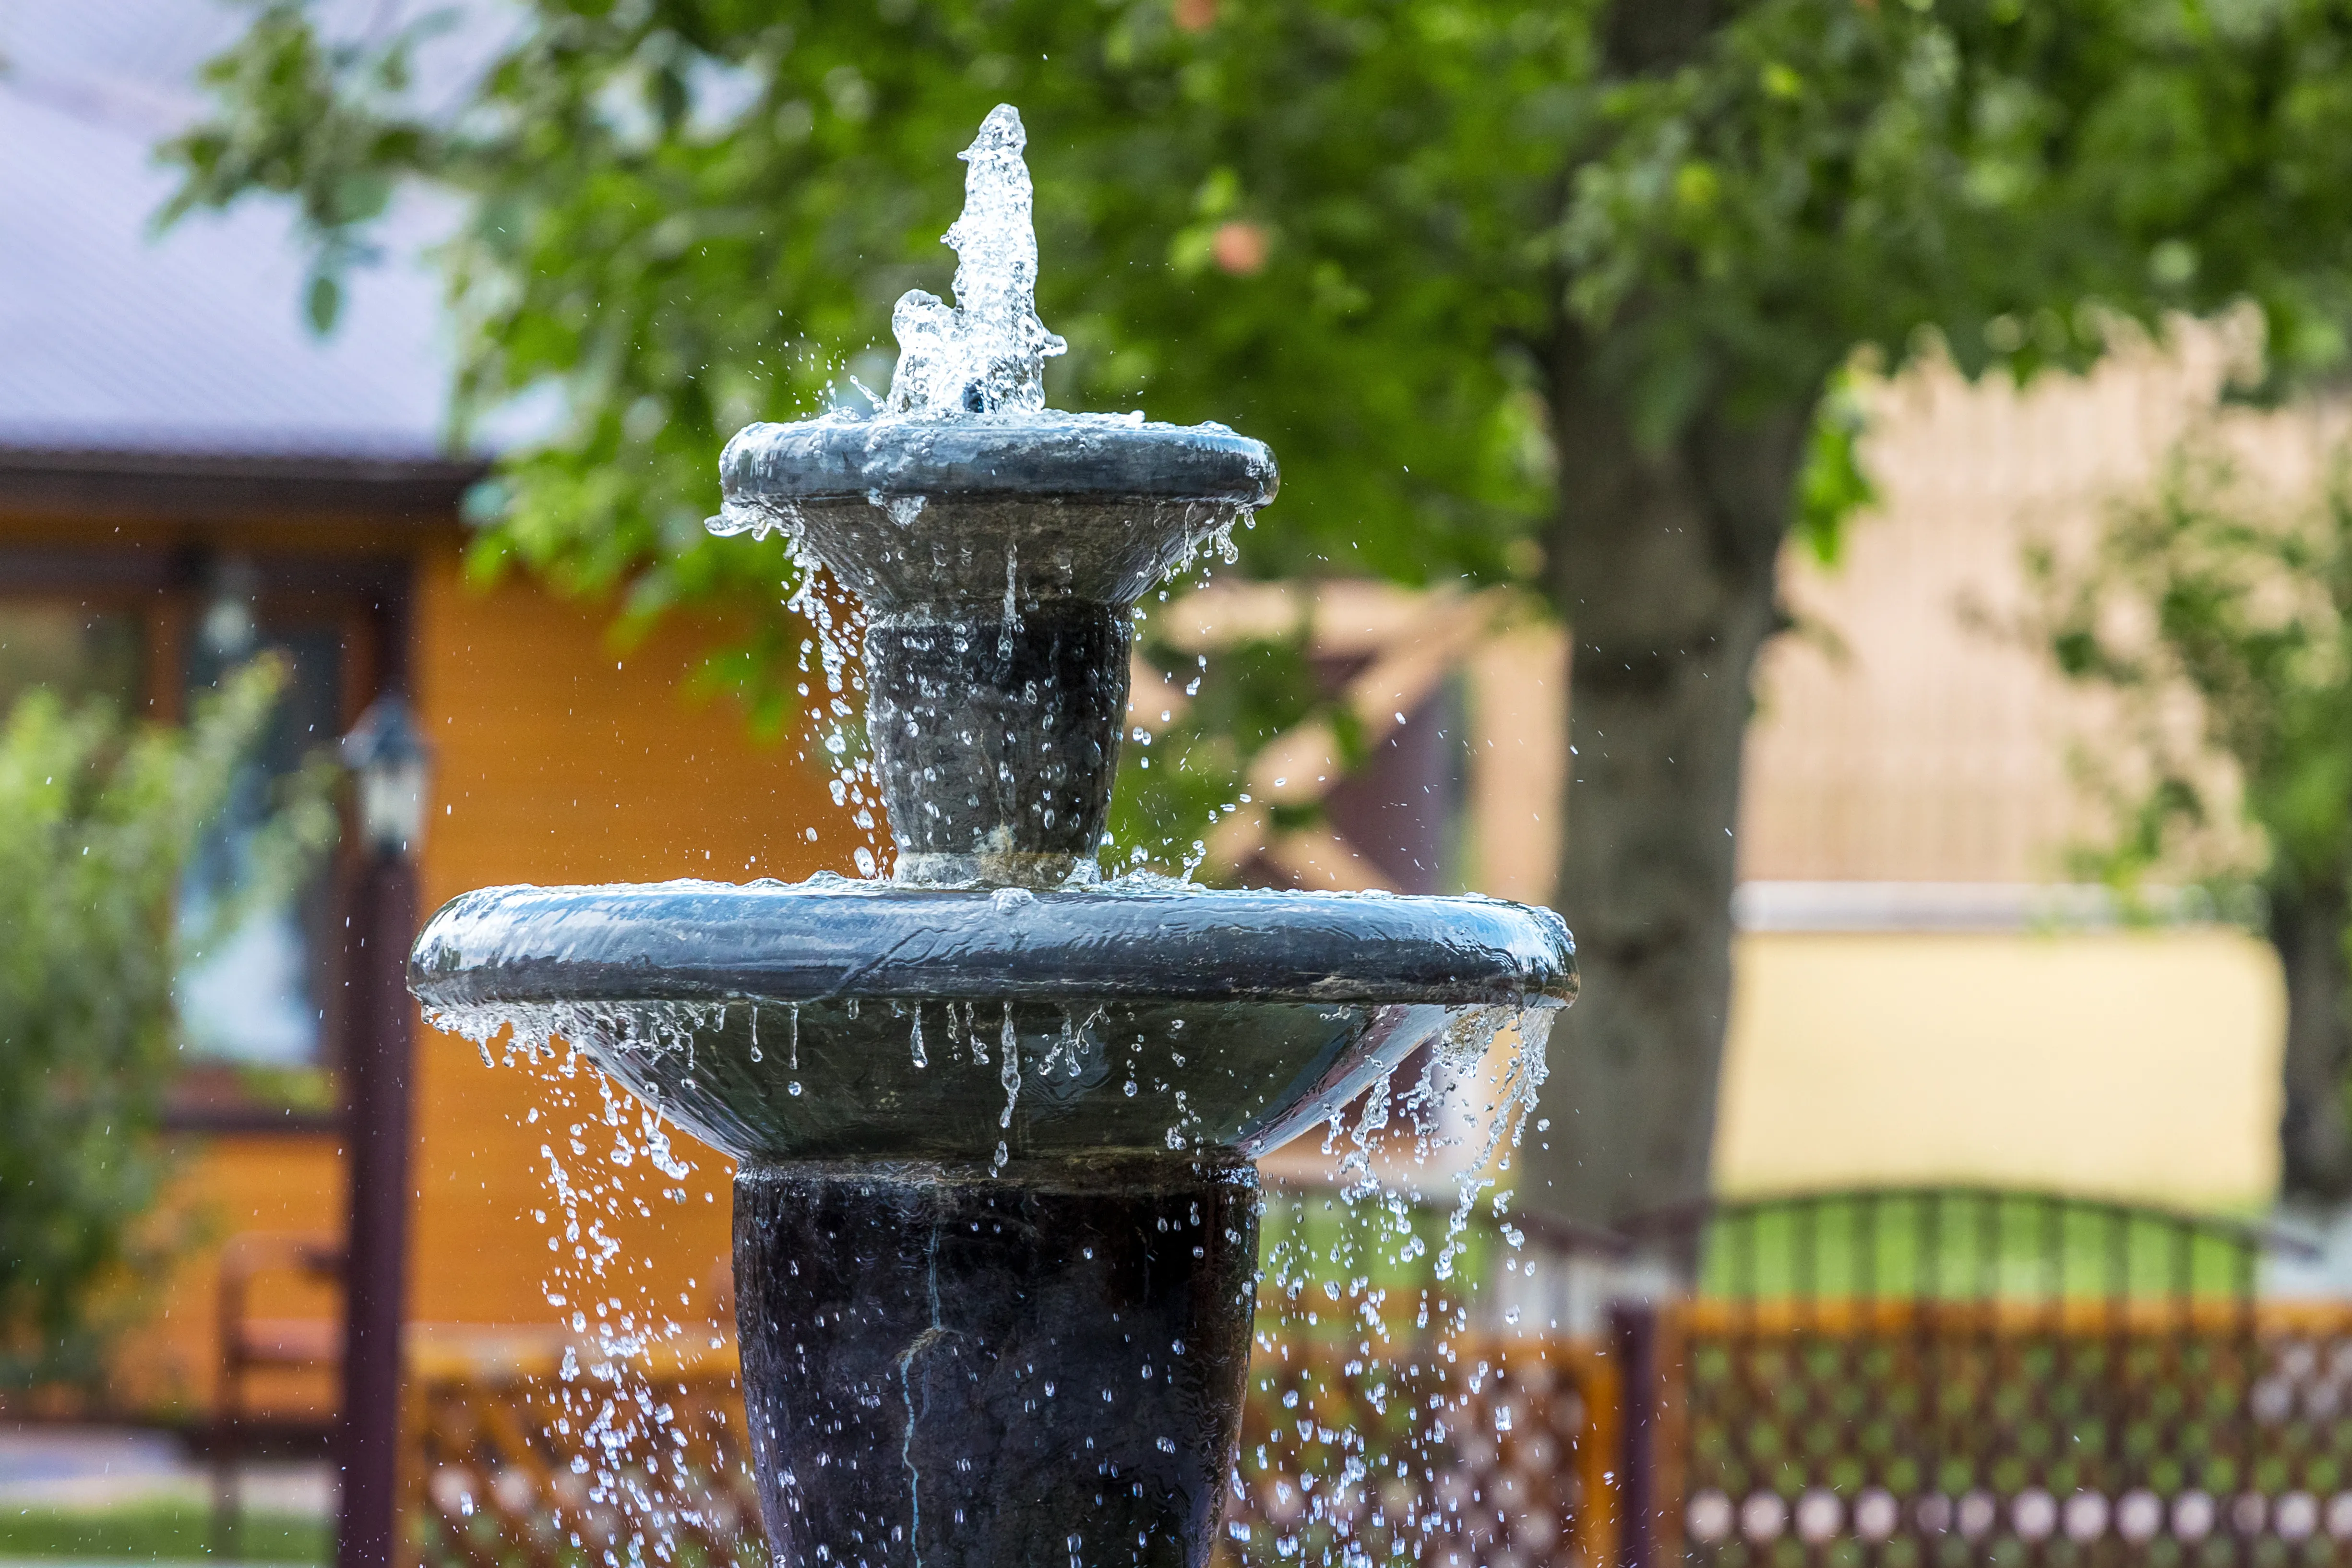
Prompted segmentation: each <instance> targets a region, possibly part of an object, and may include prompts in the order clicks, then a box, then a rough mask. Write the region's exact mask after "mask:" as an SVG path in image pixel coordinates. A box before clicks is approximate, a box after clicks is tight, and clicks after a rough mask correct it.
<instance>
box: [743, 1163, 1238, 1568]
mask: <svg viewBox="0 0 2352 1568" xmlns="http://www.w3.org/2000/svg"><path fill="white" fill-rule="evenodd" d="M1256 1275H1257V1173H1256V1171H1255V1168H1254V1167H1253V1166H1252V1165H1250V1164H1249V1163H1247V1162H1245V1161H1243V1160H1241V1159H1240V1158H1239V1157H1238V1156H1235V1155H1230V1154H1227V1155H1222V1156H1220V1155H1215V1154H1211V1155H1203V1156H1198V1157H1195V1156H1187V1155H1180V1154H1170V1155H1152V1154H1141V1153H1119V1154H1105V1155H1098V1156H1087V1157H1081V1158H1073V1159H1057V1160H1051V1161H1035V1162H1025V1163H1014V1164H1013V1165H1011V1166H1009V1167H1007V1168H1006V1169H1005V1170H1004V1171H1003V1173H998V1174H991V1173H988V1172H987V1171H986V1170H985V1169H984V1168H975V1167H962V1166H944V1165H934V1164H914V1163H902V1164H886V1165H875V1166H864V1167H851V1166H845V1165H838V1164H830V1163H826V1164H787V1165H772V1166H764V1167H763V1166H752V1165H746V1166H745V1167H743V1168H742V1170H741V1171H740V1173H739V1174H738V1175H737V1177H736V1182H735V1279H736V1301H737V1305H736V1327H737V1334H738V1338H739V1340H740V1343H741V1346H742V1356H743V1399H744V1406H745V1411H746V1414H747V1415H748V1417H749V1420H750V1422H751V1442H752V1449H753V1453H754V1455H755V1457H756V1459H757V1463H758V1467H759V1472H760V1498H761V1510H762V1512H763V1514H764V1516H765V1520H766V1523H767V1527H768V1532H769V1539H770V1540H771V1541H772V1542H773V1543H774V1545H775V1546H776V1548H777V1550H778V1552H779V1555H780V1560H781V1561H782V1563H786V1564H789V1565H790V1568H891V1565H899V1564H903V1565H905V1568H1064V1565H1068V1568H1205V1564H1206V1563H1207V1562H1208V1559H1209V1552H1210V1546H1211V1542H1212V1534H1213V1531H1214V1529H1215V1526H1216V1520H1217V1510H1218V1504H1219V1500H1220V1498H1221V1496H1222V1493H1223V1488H1224V1485H1225V1479H1226V1476H1227V1473H1228V1470H1229V1468H1230V1467H1231V1465H1232V1462H1233V1457H1234V1444H1235V1442H1236V1441H1237V1439H1238V1436H1239V1431H1240V1423H1241V1401H1242V1393H1243V1384H1244V1377H1245V1375H1246V1373H1247V1371H1248V1364H1249V1344H1250V1322H1251V1316H1252V1309H1253V1307H1254V1306H1255V1300H1254V1298H1255V1281H1256Z"/></svg>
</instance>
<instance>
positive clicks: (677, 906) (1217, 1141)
mask: <svg viewBox="0 0 2352 1568" xmlns="http://www.w3.org/2000/svg"><path fill="white" fill-rule="evenodd" d="M1575 976H1576V971H1575V958H1574V948H1573V946H1572V944H1571V943H1570V939H1569V935H1568V931H1567V928H1566V927H1564V926H1563V925H1561V923H1560V921H1559V917H1558V916H1557V915H1554V914H1552V913H1551V912H1550V911H1549V910H1531V909H1526V908H1523V907H1521V906H1519V905H1517V904H1507V903H1502V902H1498V901H1496V900H1491V899H1478V898H1455V899H1434V898H1431V899H1422V898H1393V897H1381V896H1370V895H1335V894H1328V893H1302V892H1255V891H1252V892H1242V891H1226V890H1218V889H1202V888H1193V887H1188V886H1171V885H1166V884H1154V885H1148V886H1144V887H1129V888H1117V887H1114V888H1107V889H1066V890H1056V891H1051V892H1041V893H1032V892H1030V891H1028V890H1026V889H998V890H996V891H994V892H986V891H975V890H970V889H918V888H908V887H899V886H894V885H891V884H887V883H859V882H847V881H843V880H841V879H837V878H824V879H816V880H814V881H812V882H807V883H802V884H799V885H796V886H787V885H785V884H782V883H775V882H768V883H752V884H750V885H748V886H736V885H733V884H721V883H710V882H672V883H662V884H656V885H652V886H644V887H607V888H494V889H486V890H484V891H482V892H478V893H468V894H467V895H466V896H464V897H463V898H460V899H457V900H455V901H453V902H451V903H450V904H449V905H447V906H446V907H445V908H444V909H443V910H441V911H440V912H439V913H438V914H436V915H435V916H434V917H433V919H432V921H430V922H429V923H428V924H427V925H426V926H425V931H424V933H423V934H422V935H421V936H420V937H418V939H417V942H416V949H415V954H414V955H413V957H412V959H411V961H410V970H409V984H410V988H411V989H412V990H414V991H415V993H416V994H417V995H418V997H419V998H421V999H422V1000H423V1001H424V1003H425V1005H426V1007H427V1008H428V1009H430V1010H431V1011H432V1013H433V1016H434V1021H435V1022H436V1023H437V1024H440V1025H441V1026H444V1027H447V1028H456V1029H457V1030H459V1031H460V1032H462V1033H465V1034H467V1036H469V1037H474V1038H477V1039H479V1040H482V1041H483V1042H485V1044H486V1045H487V1043H488V1041H489V1040H491V1039H492V1038H494V1037H496V1036H497V1035H498V1033H499V1031H500V1030H502V1029H504V1028H506V1027H508V1026H512V1027H513V1028H514V1030H515V1032H516V1036H517V1037H518V1038H520V1039H521V1040H522V1041H523V1042H524V1043H525V1044H530V1043H532V1042H535V1041H539V1040H543V1039H545V1038H547V1037H551V1036H553V1037H562V1038H564V1039H566V1040H568V1041H570V1042H571V1043H572V1044H573V1045H575V1046H577V1047H581V1048H582V1049H584V1050H586V1051H588V1052H589V1053H590V1054H591V1055H592V1056H593V1058H595V1059H596V1061H597V1063H598V1064H599V1065H600V1066H602V1067H603V1068H605V1069H606V1070H607V1071H609V1072H611V1073H613V1074H614V1076H616V1077H618V1078H620V1079H623V1080H624V1081H625V1082H626V1083H627V1084H628V1085H629V1086H630V1088H632V1089H635V1091H636V1092H637V1093H638V1094H640V1095H641V1096H643V1097H644V1098H645V1099H646V1100H647V1101H649V1102H650V1103H652V1104H654V1105H655V1106H656V1107H657V1108H658V1109H660V1110H662V1111H664V1112H665V1113H666V1114H667V1115H669V1116H670V1117H672V1118H673V1119H674V1120H676V1121H677V1122H678V1123H679V1124H680V1125H681V1126H683V1127H685V1128H687V1129H688V1131H692V1132H694V1133H695V1134H696V1135H697V1136H698V1137H700V1138H702V1139H703V1140H704V1141H705V1142H709V1143H710V1144H712V1145H714V1146H715V1147H717V1148H719V1149H721V1150H724V1151H725V1152H728V1153H729V1154H731V1155H733V1156H734V1157H735V1158H736V1159H738V1160H741V1161H745V1162H748V1163H764V1164H776V1163H790V1162H794V1161H807V1160H866V1161H887V1160H932V1161H943V1162H950V1163H952V1162H956V1161H991V1160H993V1161H997V1162H1000V1163H1001V1162H1002V1161H1003V1160H1006V1159H1014V1160H1019V1159H1031V1158H1050V1157H1057V1156H1062V1155H1075V1154H1082V1153H1087V1152H1106V1151H1112V1150H1118V1149H1129V1150H1149V1151H1159V1152H1165V1151H1168V1150H1171V1149H1174V1150H1180V1151H1181V1150H1189V1151H1195V1152H1197V1151H1202V1150H1215V1149H1230V1150H1235V1151H1238V1152H1243V1153H1245V1154H1257V1153H1261V1152H1265V1151H1266V1150H1269V1149H1272V1148H1274V1147H1276V1146H1277V1145H1279V1144H1281V1143H1282V1142H1286V1140H1288V1139H1289V1138H1291V1137H1294V1136H1296V1135H1297V1133H1298V1132H1299V1131H1303V1130H1304V1129H1306V1128H1307V1127H1309V1126H1312V1125H1314V1124H1316V1123H1317V1122H1318V1121H1323V1120H1324V1119H1326V1118H1328V1116H1330V1115H1331V1114H1332V1113H1333V1112H1334V1111H1336V1110H1339V1108H1340V1107H1342V1106H1344V1105H1345V1104H1347V1103H1348V1102H1349V1100H1353V1099H1354V1098H1355V1097H1356V1096H1357V1095H1359V1094H1360V1093H1362V1092H1363V1090H1364V1089H1366V1088H1367V1087H1368V1086H1369V1085H1370V1083H1371V1081H1372V1080H1373V1079H1376V1078H1378V1077H1379V1076H1380V1075H1381V1073H1383V1072H1386V1071H1389V1070H1391V1069H1392V1068H1394V1067H1396V1066H1397V1064H1398V1063H1399V1062H1401V1061H1402V1059H1403V1058H1405V1057H1406V1056H1407V1055H1409V1054H1410V1053H1411V1052H1412V1049H1413V1048H1414V1047H1416V1046H1418V1045H1420V1044H1422V1043H1423V1042H1425V1041H1427V1040H1428V1039H1429V1038H1431V1037H1433V1035H1435V1034H1437V1033H1438V1032H1440V1031H1442V1030H1444V1029H1445V1028H1447V1027H1448V1026H1465V1027H1474V1028H1475V1027H1488V1028H1491V1027H1492V1026H1494V1025H1496V1023H1499V1022H1500V1021H1502V1020H1503V1019H1504V1018H1506V1017H1507V1016H1510V1015H1511V1014H1513V1013H1514V1012H1516V1011H1517V1010H1521V1009H1527V1008H1549V1007H1556V1006H1559V1005H1562V1004H1563V1003H1564V1002H1565V1001H1566V1000H1567V999H1568V998H1569V997H1570V996H1571V995H1572V994H1574V991H1575Z"/></svg>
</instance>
